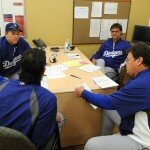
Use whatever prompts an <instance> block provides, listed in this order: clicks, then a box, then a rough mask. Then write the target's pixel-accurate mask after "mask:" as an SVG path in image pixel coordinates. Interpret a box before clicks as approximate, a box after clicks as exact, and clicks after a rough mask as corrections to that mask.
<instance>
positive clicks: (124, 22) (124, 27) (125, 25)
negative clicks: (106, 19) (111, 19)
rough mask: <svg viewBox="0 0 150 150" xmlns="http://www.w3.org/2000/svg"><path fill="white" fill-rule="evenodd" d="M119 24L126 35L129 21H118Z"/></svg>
mask: <svg viewBox="0 0 150 150" xmlns="http://www.w3.org/2000/svg"><path fill="white" fill-rule="evenodd" d="M118 23H120V24H121V25H122V33H126V31H127V23H128V19H118Z"/></svg>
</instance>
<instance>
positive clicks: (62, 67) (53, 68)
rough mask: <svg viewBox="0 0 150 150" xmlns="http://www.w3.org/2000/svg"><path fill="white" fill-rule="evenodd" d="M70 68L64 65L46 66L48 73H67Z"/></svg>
mask: <svg viewBox="0 0 150 150" xmlns="http://www.w3.org/2000/svg"><path fill="white" fill-rule="evenodd" d="M68 69H69V68H68V67H67V66H65V65H63V64H59V65H52V66H46V71H65V70H68Z"/></svg>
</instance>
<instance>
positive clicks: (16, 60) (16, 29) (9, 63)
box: [0, 22, 30, 79]
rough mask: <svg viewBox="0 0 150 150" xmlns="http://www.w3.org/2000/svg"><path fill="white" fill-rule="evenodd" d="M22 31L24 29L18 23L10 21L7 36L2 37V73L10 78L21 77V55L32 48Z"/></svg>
mask: <svg viewBox="0 0 150 150" xmlns="http://www.w3.org/2000/svg"><path fill="white" fill-rule="evenodd" d="M20 32H22V29H21V27H20V26H19V25H18V24H17V23H12V22H11V23H8V24H7V25H6V27H5V36H4V37H2V38H1V39H0V75H1V76H4V77H7V78H10V79H11V78H13V79H19V68H20V62H21V57H22V55H23V53H24V52H25V51H26V50H27V49H29V48H30V46H29V44H28V43H27V42H26V41H25V40H24V39H23V38H22V37H20Z"/></svg>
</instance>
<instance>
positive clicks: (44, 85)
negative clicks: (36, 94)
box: [41, 76, 48, 89]
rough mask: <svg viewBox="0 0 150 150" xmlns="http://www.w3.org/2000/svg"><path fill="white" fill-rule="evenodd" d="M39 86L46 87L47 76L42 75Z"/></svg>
mask: <svg viewBox="0 0 150 150" xmlns="http://www.w3.org/2000/svg"><path fill="white" fill-rule="evenodd" d="M41 86H42V87H44V88H46V89H48V81H47V77H45V76H43V78H42V80H41Z"/></svg>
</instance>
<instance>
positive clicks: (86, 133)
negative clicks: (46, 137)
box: [46, 48, 116, 147]
mask: <svg viewBox="0 0 150 150" xmlns="http://www.w3.org/2000/svg"><path fill="white" fill-rule="evenodd" d="M46 52H47V64H48V65H52V63H50V62H49V56H50V48H47V49H46ZM70 53H78V54H79V55H80V56H81V58H82V59H84V60H85V61H86V62H88V63H89V64H91V61H90V60H89V59H88V58H86V56H85V55H84V54H82V53H81V52H80V51H79V50H78V49H77V48H76V49H75V50H74V51H71V52H70ZM68 60H70V59H69V58H68V56H67V55H66V54H65V53H64V52H63V49H62V50H60V51H59V52H58V56H57V63H55V64H60V63H62V62H63V61H68ZM78 68H79V66H78V67H72V68H70V69H69V70H66V71H64V73H65V74H66V75H67V77H65V78H61V79H53V80H49V81H48V86H49V89H50V91H52V92H53V93H55V94H56V96H57V104H58V111H60V112H63V113H64V115H65V116H66V118H67V122H66V125H65V126H64V127H63V129H62V131H61V143H62V147H68V146H73V145H80V144H85V143H86V141H87V140H88V139H89V138H91V137H93V136H97V135H100V128H101V118H102V110H101V109H96V110H94V109H93V107H92V106H91V105H90V104H89V103H87V102H85V101H84V100H83V99H82V98H79V97H77V96H76V95H75V93H74V89H75V86H77V85H78V84H81V83H87V84H88V86H89V88H90V89H91V90H92V91H93V92H95V93H103V94H108V93H112V92H114V91H115V90H116V88H115V87H114V88H109V89H105V90H104V89H100V87H99V86H97V85H96V84H95V83H94V82H93V81H92V80H91V77H96V76H103V75H104V74H103V73H102V72H101V71H100V70H97V71H94V72H92V73H87V72H84V71H82V70H79V69H78ZM71 74H73V75H76V76H79V77H80V78H81V79H78V78H74V77H71V76H70V75H71Z"/></svg>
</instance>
